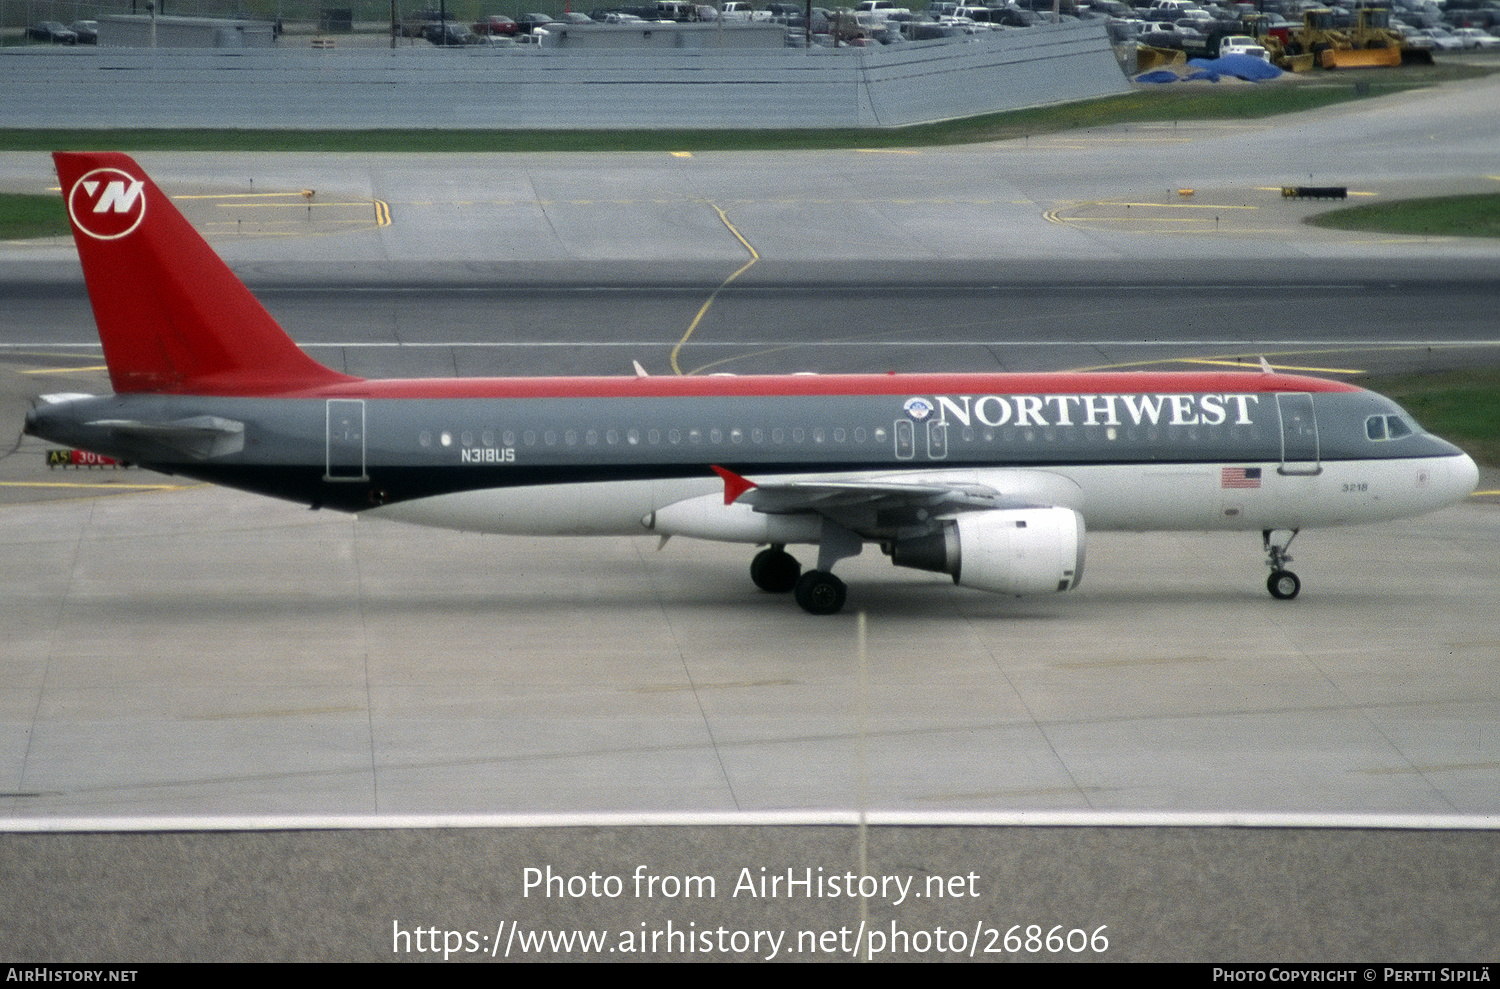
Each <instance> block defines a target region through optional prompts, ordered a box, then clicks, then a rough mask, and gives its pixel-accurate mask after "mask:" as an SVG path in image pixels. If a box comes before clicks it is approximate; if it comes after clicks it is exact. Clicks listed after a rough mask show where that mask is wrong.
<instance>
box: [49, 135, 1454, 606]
mask: <svg viewBox="0 0 1500 989" xmlns="http://www.w3.org/2000/svg"><path fill="white" fill-rule="evenodd" d="M53 157H54V161H55V164H56V168H57V174H58V178H59V179H60V181H61V187H62V189H63V195H64V197H65V199H66V203H67V208H68V215H69V219H70V222H71V224H72V228H73V233H74V239H75V242H76V244H77V248H78V254H79V258H80V261H81V263H82V267H83V272H84V277H85V280H86V282H87V286H88V292H89V298H90V301H91V304H92V306H93V310H94V315H95V320H96V322H97V324H98V328H99V336H100V340H101V342H102V344H103V348H104V355H105V359H106V363H107V365H108V370H109V377H110V382H111V384H112V386H113V390H114V393H113V394H111V395H103V396H97V397H96V396H89V395H76V394H66V395H49V396H42V397H40V398H38V399H37V400H35V402H34V403H33V407H32V409H31V410H30V412H29V413H28V415H27V417H26V424H25V431H26V433H28V434H30V435H34V436H39V437H43V438H45V439H48V440H52V441H55V442H59V443H65V444H69V445H72V446H75V447H79V448H83V449H86V450H89V451H93V452H95V453H98V454H101V455H105V456H109V457H113V458H115V459H117V460H122V461H128V462H131V463H135V464H139V465H141V466H144V467H148V468H150V469H152V470H155V471H160V472H163V473H167V474H174V475H182V476H185V477H189V478H195V479H198V480H201V481H207V482H212V483H214V484H220V485H227V486H229V487H232V488H238V489H242V490H245V491H251V492H256V493H259V494H263V495H270V496H273V497H277V498H282V499H286V500H289V501H292V502H298V503H301V504H304V505H308V506H311V507H312V508H327V509H335V510H339V511H345V512H354V513H358V514H360V515H362V516H366V517H369V518H377V519H389V520H395V521H401V522H408V523H415V524H419V525H427V526H442V527H447V528H454V529H459V530H464V531H473V532H482V533H502V534H504V533H510V534H530V535H537V534H551V535H619V536H629V535H648V534H649V535H656V536H658V537H659V538H660V539H661V541H662V543H663V544H665V542H666V540H667V539H669V538H670V537H673V536H683V537H691V538H696V539H707V540H719V541H727V542H734V543H745V544H748V545H751V546H763V547H766V548H764V549H762V550H760V551H759V552H758V553H757V554H756V555H755V556H754V558H753V560H752V562H751V567H750V571H751V572H750V576H751V580H752V582H753V583H754V584H755V586H757V587H759V588H760V589H761V590H763V591H766V592H770V593H777V594H785V593H791V594H792V596H793V597H794V598H795V599H796V601H797V603H798V604H799V605H800V606H801V607H802V608H803V609H804V610H805V611H807V612H809V613H811V614H820V615H827V614H833V613H835V612H838V611H839V610H841V609H842V608H843V606H844V604H845V602H846V599H847V588H846V586H845V584H844V582H843V581H842V580H840V578H838V577H837V576H835V575H834V573H833V570H834V567H835V565H836V564H837V563H838V562H839V561H840V560H843V559H845V558H848V557H852V556H855V555H858V554H859V553H860V552H861V550H862V549H863V547H864V546H865V545H866V544H870V543H873V544H876V545H878V546H879V547H880V548H881V550H882V551H884V552H885V553H886V554H887V555H888V556H889V557H890V559H891V562H892V563H893V564H894V565H896V566H899V567H909V568H916V569H920V570H925V571H931V572H934V573H940V574H946V575H948V576H949V577H951V579H952V580H953V582H954V583H956V584H959V585H962V586H964V587H969V588H976V589H979V590H984V591H991V592H996V593H1000V594H1008V595H1028V594H1042V593H1050V592H1057V591H1066V590H1070V589H1072V588H1076V587H1077V586H1078V584H1079V581H1080V580H1081V578H1082V576H1083V566H1084V555H1085V554H1084V550H1085V544H1086V533H1087V532H1088V531H1090V530H1092V531H1103V530H1127V531H1191V530H1237V531H1246V532H1252V533H1253V532H1259V533H1260V534H1261V545H1262V549H1263V552H1264V553H1265V555H1266V562H1267V564H1268V565H1269V567H1270V570H1271V573H1270V576H1269V578H1268V579H1267V585H1266V586H1267V589H1268V590H1269V592H1270V593H1271V594H1272V595H1273V596H1274V597H1276V598H1280V599H1290V598H1295V597H1296V596H1297V594H1298V592H1299V591H1300V589H1301V580H1300V579H1299V578H1298V576H1297V575H1296V574H1295V573H1293V572H1292V571H1291V570H1289V569H1288V568H1287V564H1288V563H1289V562H1290V561H1291V555H1290V553H1289V547H1290V545H1291V542H1292V539H1294V538H1295V537H1296V535H1297V533H1298V532H1299V531H1300V530H1301V529H1303V528H1310V527H1316V526H1342V525H1353V524H1357V523H1368V522H1379V521H1385V520H1389V519H1397V518H1402V517H1405V516H1410V515H1416V514H1419V513H1423V512H1428V511H1432V510H1434V509H1438V508H1442V507H1445V506H1448V505H1452V504H1454V503H1456V502H1458V501H1460V500H1462V499H1463V498H1464V497H1466V496H1467V495H1468V494H1469V492H1471V491H1472V490H1473V489H1474V487H1475V484H1476V482H1477V478H1478V471H1477V468H1476V467H1475V464H1474V461H1473V460H1471V459H1470V458H1469V457H1468V456H1466V455H1465V454H1464V453H1463V451H1462V450H1460V449H1458V448H1457V447H1455V446H1453V445H1452V444H1450V443H1448V442H1446V441H1444V440H1442V439H1440V438H1438V437H1436V436H1434V435H1432V434H1430V433H1427V432H1425V431H1424V430H1423V429H1422V428H1421V427H1419V426H1418V425H1417V424H1416V422H1415V421H1414V420H1413V419H1412V417H1411V416H1410V415H1409V414H1408V413H1407V412H1406V411H1405V410H1403V409H1402V408H1401V407H1400V406H1399V405H1397V404H1396V403H1395V402H1393V401H1391V400H1390V399H1388V398H1385V397H1383V396H1380V395H1378V394H1375V393H1373V392H1370V391H1367V390H1364V389H1360V388H1357V387H1355V386H1353V385H1350V384H1347V383H1344V382H1339V381H1330V380H1323V379H1318V378H1313V377H1305V376H1297V375H1287V374H1280V373H1275V372H1273V371H1272V369H1271V368H1270V367H1269V365H1267V364H1266V363H1265V361H1264V359H1262V361H1261V369H1260V370H1259V371H1253V370H1252V371H1244V370H1233V371H1217V370H1215V371H1191V372H1146V371H1135V372H1057V373H1036V374H1000V373H968V374H965V373H949V374H930V373H922V374H885V375H842V374H840V375H805V374H796V375H776V376H708V377H693V376H682V377H680V376H648V375H645V374H644V372H643V370H642V369H641V368H640V367H639V365H637V368H636V373H635V374H633V375H623V374H622V375H620V376H617V377H572V378H558V377H536V378H457V379H417V380H366V379H361V378H357V377H351V376H349V375H346V374H342V373H339V372H337V371H334V370H332V369H330V368H327V367H324V366H323V365H321V364H319V363H317V362H316V361H314V360H313V359H312V358H310V357H309V356H307V354H305V353H304V352H303V351H302V350H301V349H300V348H299V347H298V346H297V345H296V344H295V343H294V342H293V341H292V340H291V338H290V337H288V336H287V334H286V333H285V332H284V331H283V330H282V328H281V327H280V326H278V325H277V323H276V322H275V320H273V319H272V317H271V316H270V315H269V314H268V313H267V312H266V310H265V309H264V308H262V307H261V305H260V303H259V302H258V301H257V300H256V299H255V298H254V296H253V295H252V294H251V293H250V291H249V290H248V289H247V288H246V287H245V285H244V284H243V283H242V282H241V281H240V280H239V279H238V278H237V277H236V276H235V275H234V273H233V272H232V271H231V270H230V269H229V267H228V266H227V265H225V264H224V262H223V261H222V260H221V259H220V258H219V257H218V256H217V255H216V254H215V253H214V252H213V250H212V249H211V248H210V247H209V245H208V244H207V243H206V242H205V241H204V240H203V238H202V237H200V236H199V235H198V233H197V232H196V231H194V229H193V228H192V227H191V226H190V225H189V224H188V222H187V221H186V220H185V219H184V218H183V217H182V215H181V214H180V213H179V212H178V211H177V209H176V208H175V207H174V206H173V204H172V202H171V200H170V199H168V197H167V196H166V195H165V194H163V193H162V191H161V190H160V189H159V188H158V187H157V186H156V185H155V183H154V182H152V180H151V179H150V178H149V177H148V176H147V175H146V173H145V172H144V171H143V170H142V169H141V167H140V166H139V165H137V164H136V162H134V161H133V160H132V159H130V158H129V157H127V156H125V155H123V154H118V153H108V152H98V153H81V152H80V153H73V152H67V153H57V154H55V155H54V156H53ZM804 544H805V545H810V546H812V547H815V553H816V563H815V566H814V569H811V570H807V571H804V570H803V569H802V566H801V564H800V563H799V562H798V560H797V559H796V558H795V557H794V556H793V555H792V554H791V553H790V552H788V551H787V547H788V546H792V545H804Z"/></svg>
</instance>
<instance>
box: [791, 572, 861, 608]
mask: <svg viewBox="0 0 1500 989" xmlns="http://www.w3.org/2000/svg"><path fill="white" fill-rule="evenodd" d="M848 594H849V589H848V588H847V587H846V586H844V582H843V581H842V580H839V579H838V578H837V577H835V576H834V575H833V574H831V573H825V572H823V571H822V570H809V571H808V572H807V573H805V574H803V575H802V576H801V577H798V578H797V587H796V597H797V603H798V604H799V605H801V606H802V610H803V611H805V612H807V613H808V614H809V615H833V614H837V613H838V612H839V610H840V609H842V608H843V607H844V600H845V598H846V597H848Z"/></svg>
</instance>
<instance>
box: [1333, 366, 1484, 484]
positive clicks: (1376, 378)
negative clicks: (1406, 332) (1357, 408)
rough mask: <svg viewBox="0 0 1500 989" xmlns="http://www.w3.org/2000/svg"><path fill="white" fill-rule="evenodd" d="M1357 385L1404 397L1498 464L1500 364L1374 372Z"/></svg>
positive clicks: (1452, 437)
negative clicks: (1423, 371) (1418, 370)
mask: <svg viewBox="0 0 1500 989" xmlns="http://www.w3.org/2000/svg"><path fill="white" fill-rule="evenodd" d="M1359 385H1360V387H1362V388H1368V389H1370V390H1371V391H1377V392H1380V393H1381V394H1382V395H1386V396H1389V397H1390V398H1393V399H1395V400H1396V401H1398V402H1400V403H1401V404H1402V405H1403V406H1405V407H1406V409H1407V411H1409V412H1410V413H1411V414H1412V415H1413V416H1415V417H1416V419H1417V421H1418V422H1420V423H1421V424H1422V425H1423V426H1424V427H1425V428H1426V429H1428V430H1429V431H1430V432H1434V433H1436V434H1438V435H1439V436H1441V437H1443V438H1444V439H1446V440H1448V441H1449V442H1452V443H1455V444H1457V445H1458V446H1460V447H1462V448H1463V449H1464V451H1465V452H1466V453H1468V454H1469V455H1470V456H1471V457H1473V458H1474V459H1475V460H1476V461H1478V462H1479V463H1481V464H1484V465H1485V466H1487V467H1500V368H1473V369H1469V370H1463V371H1444V372H1431V373H1421V374H1399V375H1371V376H1370V377H1367V378H1361V379H1360V380H1359Z"/></svg>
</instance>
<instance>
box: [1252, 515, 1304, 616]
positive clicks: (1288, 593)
mask: <svg viewBox="0 0 1500 989" xmlns="http://www.w3.org/2000/svg"><path fill="white" fill-rule="evenodd" d="M1276 531H1278V530H1275V529H1265V530H1263V531H1262V532H1261V534H1260V538H1261V545H1262V546H1263V547H1264V549H1265V551H1266V565H1267V566H1269V567H1270V568H1271V576H1270V577H1268V578H1267V579H1266V590H1268V591H1270V592H1271V597H1273V598H1276V599H1277V600H1278V601H1290V600H1291V599H1292V598H1294V597H1296V596H1297V594H1298V592H1299V591H1301V590H1302V581H1301V579H1300V578H1298V576H1297V575H1296V574H1294V573H1292V572H1291V571H1290V570H1288V569H1287V568H1286V565H1287V564H1288V563H1291V562H1292V554H1290V553H1288V552H1287V549H1288V548H1289V547H1290V546H1291V545H1292V540H1293V539H1296V538H1297V533H1298V532H1300V531H1301V530H1300V529H1292V530H1290V531H1289V532H1288V534H1287V537H1286V540H1285V541H1284V542H1273V541H1272V539H1271V537H1272V535H1273V534H1274V533H1275V532H1276ZM1282 531H1285V530H1282Z"/></svg>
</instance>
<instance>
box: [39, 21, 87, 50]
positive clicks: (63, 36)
mask: <svg viewBox="0 0 1500 989" xmlns="http://www.w3.org/2000/svg"><path fill="white" fill-rule="evenodd" d="M26 37H28V38H31V39H32V40H33V41H50V42H51V43H52V44H54V45H76V44H78V35H76V34H74V33H73V32H72V31H70V30H68V29H67V28H66V27H64V26H63V25H62V24H60V23H59V22H57V21H38V22H37V23H35V24H33V25H31V27H29V28H27V29H26Z"/></svg>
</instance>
